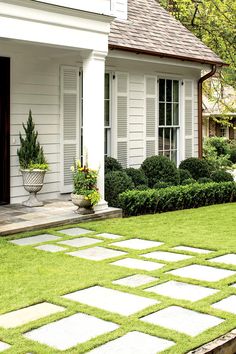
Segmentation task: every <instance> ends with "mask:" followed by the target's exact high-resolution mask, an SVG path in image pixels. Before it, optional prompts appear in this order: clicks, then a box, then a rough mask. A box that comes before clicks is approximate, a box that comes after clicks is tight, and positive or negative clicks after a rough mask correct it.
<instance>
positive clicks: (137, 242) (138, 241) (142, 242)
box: [112, 238, 163, 250]
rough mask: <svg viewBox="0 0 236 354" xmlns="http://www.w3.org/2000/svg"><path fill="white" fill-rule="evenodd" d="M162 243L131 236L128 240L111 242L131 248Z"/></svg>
mask: <svg viewBox="0 0 236 354" xmlns="http://www.w3.org/2000/svg"><path fill="white" fill-rule="evenodd" d="M161 245H163V242H157V241H149V240H141V239H139V238H133V239H130V240H124V241H119V242H115V243H112V246H116V247H121V248H122V247H124V248H131V249H133V250H144V249H146V248H153V247H158V246H161Z"/></svg>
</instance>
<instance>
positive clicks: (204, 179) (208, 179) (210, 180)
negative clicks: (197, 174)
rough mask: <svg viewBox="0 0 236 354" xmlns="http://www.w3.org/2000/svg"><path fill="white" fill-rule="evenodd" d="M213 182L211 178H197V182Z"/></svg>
mask: <svg viewBox="0 0 236 354" xmlns="http://www.w3.org/2000/svg"><path fill="white" fill-rule="evenodd" d="M211 182H213V181H212V179H211V178H207V177H201V178H199V179H198V180H197V183H211Z"/></svg>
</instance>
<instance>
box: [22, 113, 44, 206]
mask: <svg viewBox="0 0 236 354" xmlns="http://www.w3.org/2000/svg"><path fill="white" fill-rule="evenodd" d="M22 125H23V129H24V132H25V137H23V136H22V134H21V133H19V136H20V148H19V149H18V150H17V155H18V157H19V163H20V170H21V173H22V177H23V186H24V188H25V189H26V190H27V191H28V192H29V193H30V195H29V198H28V200H26V201H24V202H23V203H22V204H23V205H25V206H28V207H35V206H42V205H43V203H42V202H41V201H39V200H38V199H37V196H36V193H37V192H39V191H40V190H41V189H42V187H43V181H44V176H45V173H46V171H47V170H48V163H47V161H46V159H45V156H44V152H43V148H42V147H41V146H40V144H39V142H38V141H37V139H38V132H37V131H35V124H34V122H33V119H32V113H31V110H30V111H29V117H28V120H27V123H26V125H25V124H24V123H22Z"/></svg>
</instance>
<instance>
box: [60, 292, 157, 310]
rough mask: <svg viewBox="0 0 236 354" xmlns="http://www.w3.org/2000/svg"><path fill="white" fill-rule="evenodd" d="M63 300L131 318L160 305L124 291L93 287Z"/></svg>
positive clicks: (65, 296)
mask: <svg viewBox="0 0 236 354" xmlns="http://www.w3.org/2000/svg"><path fill="white" fill-rule="evenodd" d="M63 298H65V299H69V300H73V301H77V302H81V303H83V304H86V305H89V306H93V307H98V308H100V309H103V310H106V311H110V312H115V313H119V314H120V315H124V316H129V315H132V314H133V313H135V312H138V311H141V310H143V309H145V308H146V307H148V306H152V305H155V304H157V303H158V301H156V300H152V299H148V298H145V297H142V296H138V295H133V294H128V293H124V292H122V291H118V290H113V289H108V288H104V287H102V286H93V287H91V288H87V289H83V290H79V291H75V292H73V293H71V294H67V295H64V296H63Z"/></svg>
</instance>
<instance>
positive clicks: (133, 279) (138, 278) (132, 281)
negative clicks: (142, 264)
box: [112, 274, 158, 288]
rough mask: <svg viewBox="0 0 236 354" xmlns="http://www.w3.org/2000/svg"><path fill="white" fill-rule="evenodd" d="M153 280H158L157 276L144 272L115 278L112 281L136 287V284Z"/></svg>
mask: <svg viewBox="0 0 236 354" xmlns="http://www.w3.org/2000/svg"><path fill="white" fill-rule="evenodd" d="M155 280H158V278H154V277H150V276H149V275H145V274H134V275H131V276H129V277H125V278H121V279H118V280H115V281H113V282H112V283H113V284H118V285H124V286H129V287H131V288H136V287H137V286H141V285H145V284H148V283H151V282H152V281H155Z"/></svg>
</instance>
